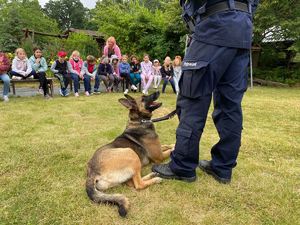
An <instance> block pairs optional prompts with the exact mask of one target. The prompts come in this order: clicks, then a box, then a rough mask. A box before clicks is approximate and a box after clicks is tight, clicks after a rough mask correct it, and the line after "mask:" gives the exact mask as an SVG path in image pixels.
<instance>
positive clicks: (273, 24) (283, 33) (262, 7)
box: [254, 0, 300, 43]
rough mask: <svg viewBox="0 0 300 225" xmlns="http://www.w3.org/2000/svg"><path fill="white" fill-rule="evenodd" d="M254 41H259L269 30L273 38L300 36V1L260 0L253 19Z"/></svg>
mask: <svg viewBox="0 0 300 225" xmlns="http://www.w3.org/2000/svg"><path fill="white" fill-rule="evenodd" d="M254 24H255V26H254V42H255V43H261V41H262V40H263V38H264V37H266V36H267V35H268V34H269V33H270V32H271V30H270V28H273V29H274V28H275V29H277V30H278V29H279V31H278V32H273V37H274V39H285V40H286V39H288V40H291V39H294V40H297V39H299V37H300V1H298V0H280V1H272V0H261V1H260V4H259V6H258V9H257V12H256V15H255V19H254Z"/></svg>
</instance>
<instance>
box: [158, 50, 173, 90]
mask: <svg viewBox="0 0 300 225" xmlns="http://www.w3.org/2000/svg"><path fill="white" fill-rule="evenodd" d="M160 72H161V77H162V79H163V81H164V83H163V87H162V93H165V90H166V86H167V84H168V82H170V84H171V86H172V88H173V92H174V93H175V94H176V89H175V84H174V80H173V76H174V70H173V67H172V65H171V58H170V57H169V56H167V57H166V58H165V61H164V65H163V66H162V67H161V69H160Z"/></svg>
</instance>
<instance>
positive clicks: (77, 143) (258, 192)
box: [0, 87, 300, 225]
mask: <svg viewBox="0 0 300 225" xmlns="http://www.w3.org/2000/svg"><path fill="white" fill-rule="evenodd" d="M169 89H170V88H169ZM137 95H138V94H136V96H137ZM120 97H122V94H120V93H118V94H101V95H99V96H91V97H85V96H81V97H79V98H78V99H76V98H74V97H73V96H70V97H68V98H61V97H59V96H55V98H54V99H53V100H52V101H45V100H44V99H42V97H41V96H37V97H28V98H27V97H22V98H13V97H12V98H10V102H9V103H8V104H4V103H2V102H0V115H1V116H0V130H1V132H0V143H1V145H0V146H1V148H0V161H1V164H0V224H72V225H73V224H97V225H99V224H101V225H102V224H103V225H110V224H133V225H142V224H151V225H160V224H172V225H174V224H178V225H181V224H182V225H185V224H187V225H190V224H207V225H211V224H222V225H223V224H230V225H234V224H236V225H240V224H247V225H252V224H253V225H256V224H280V225H282V224H286V225H293V224H300V210H299V206H300V89H273V88H260V87H255V88H254V89H253V90H249V91H248V92H247V93H246V95H245V98H244V101H243V108H244V131H243V141H242V146H241V150H240V154H239V158H238V165H237V167H236V168H235V170H234V173H233V179H232V183H231V184H230V185H221V184H219V183H217V182H216V181H214V180H213V179H212V178H211V177H209V176H207V175H205V174H204V173H203V172H201V171H200V170H198V171H197V176H198V180H197V181H196V182H194V183H190V184H187V183H184V182H180V181H167V180H166V181H164V182H163V183H161V184H158V185H153V186H151V187H150V188H148V189H146V190H143V191H135V190H134V189H132V188H129V187H127V186H126V185H123V186H119V187H117V188H114V189H112V190H111V191H110V192H114V193H122V194H124V195H126V196H127V197H128V198H129V200H130V203H131V208H130V210H129V213H128V216H127V218H125V219H123V218H120V217H119V215H118V213H117V207H115V206H109V205H104V204H101V205H97V204H94V203H92V202H91V201H90V200H89V199H88V197H87V195H86V193H85V178H86V163H87V162H88V160H89V159H90V157H91V156H92V154H93V153H94V151H95V150H96V149H97V148H98V147H99V146H101V145H103V144H106V143H108V142H109V141H111V140H112V139H114V137H116V136H117V135H119V134H120V133H121V132H122V131H123V129H124V128H125V125H126V120H127V114H128V113H127V111H126V109H125V108H124V107H123V106H121V104H119V103H118V101H117V100H118V99H119V98H120ZM160 100H161V101H162V102H163V106H162V108H161V109H159V110H158V111H156V112H155V115H154V117H158V116H162V115H164V114H166V113H167V112H169V111H171V110H173V108H174V106H175V102H176V99H175V96H174V95H173V94H171V93H168V94H164V95H161V98H160ZM210 114H211V111H210ZM177 124H178V120H177V118H173V119H172V120H169V121H165V122H161V123H158V124H156V128H157V132H158V133H159V134H160V138H161V142H162V143H163V144H172V143H174V142H175V130H176V127H177ZM217 140H218V135H217V132H216V130H215V128H214V125H213V122H212V119H211V117H210V116H209V117H208V121H207V125H206V128H205V131H204V134H203V136H202V141H201V154H200V157H201V158H202V159H209V157H210V147H211V146H212V145H213V144H214V143H215V142H216V141H217ZM149 171H150V166H148V167H146V168H144V170H143V173H144V174H146V173H148V172H149Z"/></svg>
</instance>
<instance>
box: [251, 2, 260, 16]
mask: <svg viewBox="0 0 300 225" xmlns="http://www.w3.org/2000/svg"><path fill="white" fill-rule="evenodd" d="M258 4H259V0H253V1H252V3H251V6H252V15H254V13H255V11H256V8H257V6H258Z"/></svg>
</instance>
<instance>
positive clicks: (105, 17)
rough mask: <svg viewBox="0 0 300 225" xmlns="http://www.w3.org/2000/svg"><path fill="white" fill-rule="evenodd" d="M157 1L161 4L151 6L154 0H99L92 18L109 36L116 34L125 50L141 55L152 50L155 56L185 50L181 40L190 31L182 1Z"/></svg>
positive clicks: (173, 53) (172, 54) (152, 54)
mask: <svg viewBox="0 0 300 225" xmlns="http://www.w3.org/2000/svg"><path fill="white" fill-rule="evenodd" d="M155 2H159V6H160V7H159V8H157V9H156V10H153V9H151V10H150V9H149V4H150V3H151V1H146V0H140V1H133V0H132V1H123V2H122V3H116V2H115V0H103V1H99V2H98V3H97V6H96V9H94V10H92V16H93V17H92V18H93V21H95V23H97V26H98V27H100V31H101V32H102V33H104V34H105V35H106V36H107V37H108V36H115V37H116V39H117V42H118V44H119V46H120V47H121V50H122V52H123V53H127V54H137V55H139V56H142V55H143V53H148V54H149V55H150V56H151V57H152V58H160V59H163V58H164V57H165V56H166V55H169V56H171V57H173V56H174V55H175V54H182V53H183V49H184V45H183V42H182V41H181V40H182V39H183V37H184V35H185V33H186V32H187V31H186V29H185V27H184V25H183V22H182V19H181V18H180V14H181V9H180V6H179V3H178V1H177V0H171V1H156V0H155V1H153V3H155ZM146 4H148V6H147V7H146ZM150 5H151V4H150ZM112 15H113V16H112Z"/></svg>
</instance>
